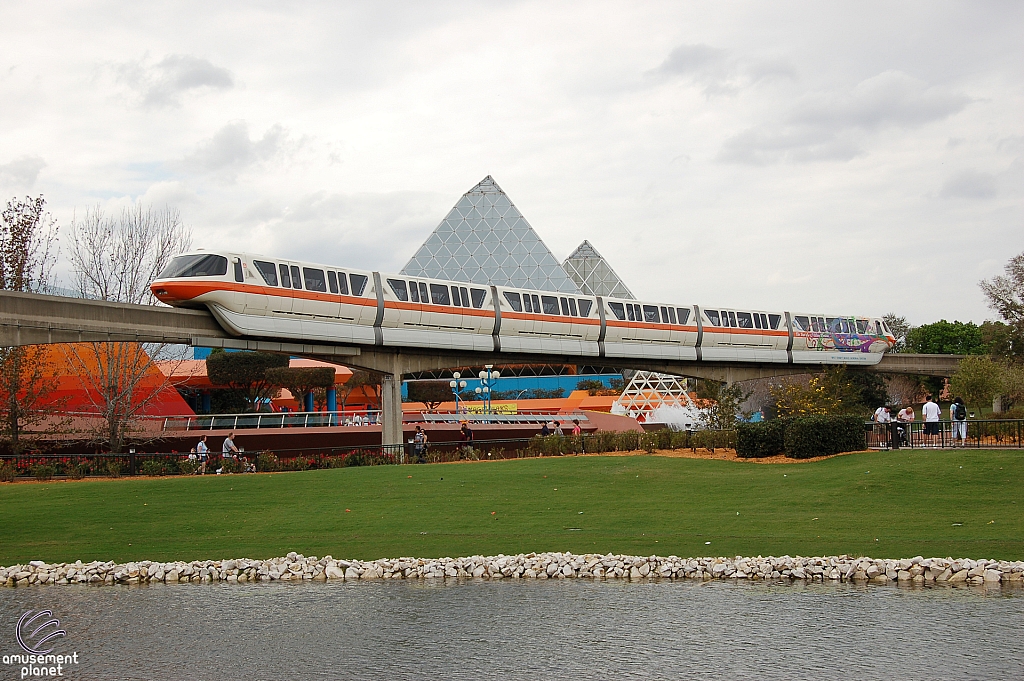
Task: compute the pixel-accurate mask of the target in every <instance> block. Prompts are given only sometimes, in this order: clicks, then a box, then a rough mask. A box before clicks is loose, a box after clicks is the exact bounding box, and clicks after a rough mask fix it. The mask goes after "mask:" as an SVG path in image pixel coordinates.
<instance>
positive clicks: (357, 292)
mask: <svg viewBox="0 0 1024 681" xmlns="http://www.w3.org/2000/svg"><path fill="white" fill-rule="evenodd" d="M348 276H349V278H351V279H352V295H354V296H361V295H363V291H365V290H366V282H367V280H368V278H367V276H366V275H365V274H350V275H348Z"/></svg>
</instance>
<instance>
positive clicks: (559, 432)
mask: <svg viewBox="0 0 1024 681" xmlns="http://www.w3.org/2000/svg"><path fill="white" fill-rule="evenodd" d="M554 433H555V435H558V436H562V435H565V433H563V432H562V422H561V421H555V430H554Z"/></svg>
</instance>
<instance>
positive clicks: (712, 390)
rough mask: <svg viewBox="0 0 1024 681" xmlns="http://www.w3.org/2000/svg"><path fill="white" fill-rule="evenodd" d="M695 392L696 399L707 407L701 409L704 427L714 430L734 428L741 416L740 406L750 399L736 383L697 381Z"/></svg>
mask: <svg viewBox="0 0 1024 681" xmlns="http://www.w3.org/2000/svg"><path fill="white" fill-rule="evenodd" d="M696 392H697V398H698V399H700V400H704V401H705V403H706V404H707V405H708V406H706V407H703V408H702V409H701V419H702V420H703V422H704V425H705V426H706V427H708V428H715V429H723V428H732V427H733V426H735V425H736V419H737V418H738V417H739V416H740V415H741V411H740V405H741V404H743V403H744V402H745V401H746V400H747V398H748V397H750V393H749V392H746V391H744V390H743V388H742V387H740V385H739V384H738V383H733V384H731V385H729V384H726V383H719V382H718V381H710V380H706V379H697V391H696Z"/></svg>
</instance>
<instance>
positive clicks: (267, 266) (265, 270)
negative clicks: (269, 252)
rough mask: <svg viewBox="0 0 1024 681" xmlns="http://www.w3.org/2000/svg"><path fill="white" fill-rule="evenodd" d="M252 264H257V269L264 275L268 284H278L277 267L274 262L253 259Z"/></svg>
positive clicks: (264, 279)
mask: <svg viewBox="0 0 1024 681" xmlns="http://www.w3.org/2000/svg"><path fill="white" fill-rule="evenodd" d="M252 264H253V265H256V271H257V272H259V273H260V276H261V277H263V281H265V282H267V286H277V268H276V267H275V266H274V263H272V262H265V261H263V260H253V261H252Z"/></svg>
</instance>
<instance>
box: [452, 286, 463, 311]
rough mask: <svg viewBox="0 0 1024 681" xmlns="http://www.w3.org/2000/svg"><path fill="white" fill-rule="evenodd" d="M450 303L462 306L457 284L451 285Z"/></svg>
mask: <svg viewBox="0 0 1024 681" xmlns="http://www.w3.org/2000/svg"><path fill="white" fill-rule="evenodd" d="M452 305H454V306H455V307H462V296H460V295H459V287H458V286H452Z"/></svg>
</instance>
